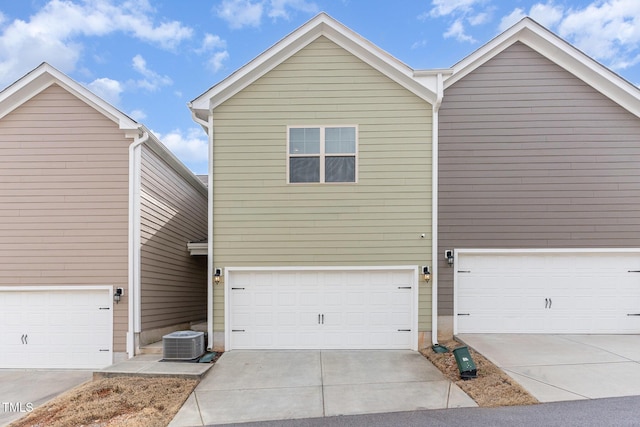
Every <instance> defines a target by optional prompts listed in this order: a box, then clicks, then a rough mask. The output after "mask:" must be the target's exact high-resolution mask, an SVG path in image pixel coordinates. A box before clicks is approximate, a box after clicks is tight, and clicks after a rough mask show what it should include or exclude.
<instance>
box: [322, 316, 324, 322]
mask: <svg viewBox="0 0 640 427" xmlns="http://www.w3.org/2000/svg"><path fill="white" fill-rule="evenodd" d="M322 324H323V325H324V314H323V315H322Z"/></svg>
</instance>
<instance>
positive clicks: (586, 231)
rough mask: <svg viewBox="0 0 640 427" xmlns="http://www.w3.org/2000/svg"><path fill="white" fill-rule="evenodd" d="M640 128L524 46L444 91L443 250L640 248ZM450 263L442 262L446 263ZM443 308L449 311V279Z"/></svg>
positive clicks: (443, 284) (443, 279)
mask: <svg viewBox="0 0 640 427" xmlns="http://www.w3.org/2000/svg"><path fill="white" fill-rule="evenodd" d="M639 141H640V119H638V117H635V116H633V115H632V114H630V113H629V112H627V111H626V110H624V109H622V108H621V107H619V106H618V105H617V104H615V103H614V102H613V101H611V100H610V99H608V98H606V97H605V96H603V95H602V94H601V93H599V92H596V91H595V90H594V89H593V88H591V87H590V86H587V85H586V84H585V83H584V82H582V81H581V80H579V79H577V78H576V77H574V76H573V75H571V74H570V73H568V72H567V71H565V70H563V69H561V68H560V67H558V66H557V65H555V64H554V63H552V62H550V61H549V60H547V59H546V58H544V57H542V56H541V55H539V54H538V53H536V52H534V51H533V50H531V49H530V48H528V47H526V46H525V45H523V44H521V43H517V44H515V45H513V46H511V47H509V48H508V49H506V50H505V51H504V52H502V53H500V54H499V55H497V56H496V57H495V58H493V59H491V60H490V61H488V62H487V63H486V64H485V65H483V66H481V67H479V68H478V69H477V70H475V71H474V72H473V73H471V74H470V75H468V76H466V77H465V78H463V79H462V80H460V81H459V82H457V83H455V84H454V85H453V86H452V87H451V88H449V89H447V90H446V91H445V96H444V102H443V104H442V108H441V110H440V141H439V143H440V165H439V168H440V170H439V172H440V181H439V182H440V185H439V195H440V201H439V224H440V225H439V248H440V249H441V252H442V251H444V250H445V249H449V248H568V247H587V248H598V247H639V246H640V238H639V236H640V217H639V216H638V212H639V211H640V167H639V165H640V145H639V144H638V142H639ZM439 258H442V257H439ZM440 262H441V264H440V276H439V283H440V290H439V296H440V301H439V307H440V308H441V313H440V314H443V315H448V314H451V313H452V301H453V296H452V295H453V291H452V279H453V278H452V276H453V275H452V269H451V268H448V267H446V264H445V263H444V259H442V260H441V261H440Z"/></svg>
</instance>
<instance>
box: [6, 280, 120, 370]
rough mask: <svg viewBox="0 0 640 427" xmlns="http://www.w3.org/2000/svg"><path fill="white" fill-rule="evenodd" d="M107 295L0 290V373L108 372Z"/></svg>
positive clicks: (79, 291)
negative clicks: (34, 370) (51, 370)
mask: <svg viewBox="0 0 640 427" xmlns="http://www.w3.org/2000/svg"><path fill="white" fill-rule="evenodd" d="M111 294H112V292H111V289H109V288H101V289H87V288H78V289H64V290H63V289H53V288H50V289H45V288H34V289H20V290H17V289H3V290H0V306H2V308H3V309H2V315H1V316H0V318H1V320H2V332H0V367H2V368H67V369H69V368H72V369H73V368H87V369H93V368H102V367H105V366H108V365H109V364H111V362H112V350H111V348H112V333H111V331H112V325H113V323H112V322H113V317H112V316H113V314H112V309H111V304H112V302H111Z"/></svg>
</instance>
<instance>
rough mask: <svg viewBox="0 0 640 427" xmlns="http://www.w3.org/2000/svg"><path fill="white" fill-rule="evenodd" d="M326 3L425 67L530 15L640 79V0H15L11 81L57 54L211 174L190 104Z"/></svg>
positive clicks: (9, 24) (1, 59) (7, 19)
mask: <svg viewBox="0 0 640 427" xmlns="http://www.w3.org/2000/svg"><path fill="white" fill-rule="evenodd" d="M320 11H324V12H327V13H328V14H329V15H331V16H333V17H334V18H336V19H337V20H339V21H340V22H342V23H343V24H345V25H347V26H348V27H350V28H351V29H352V30H354V31H356V32H357V33H359V34H360V35H361V36H363V37H365V38H367V39H368V40H370V41H371V42H373V43H375V44H376V45H378V46H379V47H381V48H382V49H384V50H386V51H388V52H389V53H390V54H391V55H393V56H395V57H396V58H398V59H400V60H401V61H403V62H405V63H406V64H407V65H409V66H410V67H412V68H415V69H429V68H445V67H450V66H452V65H453V64H455V63H456V62H458V61H459V60H461V59H462V58H463V57H464V56H466V55H468V54H469V53H471V52H473V51H474V50H475V49H477V48H479V47H480V46H481V45H482V44H484V43H486V42H487V41H489V40H490V39H491V38H492V37H494V36H495V35H497V34H498V33H500V32H501V31H502V30H504V29H506V28H508V27H509V26H510V25H511V24H514V23H515V22H517V21H518V20H519V19H521V18H522V17H524V16H527V15H528V16H531V17H532V18H533V19H535V20H536V21H538V22H539V23H541V24H543V25H545V26H546V27H547V28H549V29H551V30H552V31H553V32H555V33H556V34H558V35H560V36H561V37H563V38H564V39H566V40H567V41H569V42H570V43H573V44H574V45H575V46H577V47H578V48H580V49H581V50H582V51H584V52H585V53H587V54H589V55H590V56H592V57H594V58H595V59H597V60H598V61H600V62H601V63H603V64H604V65H606V66H608V67H610V68H611V69H613V70H614V71H616V72H617V73H619V74H620V75H621V76H623V77H624V78H626V79H627V80H629V81H630V82H632V83H634V84H636V85H638V84H640V0H544V1H535V0H395V1H387V0H384V1H383V0H216V1H211V0H13V1H6V0H5V1H3V2H2V3H0V87H2V88H4V87H6V86H7V85H9V84H11V83H12V82H14V81H15V80H17V79H18V78H20V77H21V76H23V75H24V74H25V73H27V72H28V71H29V70H31V69H33V68H35V67H36V66H37V65H39V64H40V63H41V62H43V61H46V62H49V63H50V64H51V65H53V66H55V67H56V68H58V69H59V70H61V71H62V72H64V73H66V74H68V75H69V76H70V77H72V78H73V79H75V80H76V81H79V82H80V83H82V84H84V85H86V86H87V87H88V88H90V89H91V90H92V91H94V92H95V93H96V94H98V95H99V96H101V97H102V98H104V99H105V100H107V101H109V102H110V103H112V104H113V105H115V106H116V107H117V108H119V109H120V110H121V111H123V112H125V113H126V114H129V115H130V116H132V117H133V118H134V119H136V120H138V121H139V122H141V123H143V124H145V125H146V126H147V127H148V128H150V129H151V130H152V131H153V132H154V133H155V134H156V135H157V136H158V137H159V138H160V139H161V140H162V141H163V142H164V143H165V145H167V146H168V147H169V148H170V149H171V150H172V151H173V152H174V153H175V154H176V155H177V156H178V158H180V159H181V160H182V161H183V162H184V163H185V164H187V166H188V167H189V168H190V169H191V170H193V171H194V172H196V173H206V171H207V149H206V144H207V139H206V135H205V134H204V132H203V131H202V129H201V128H199V127H198V126H197V125H196V124H195V123H194V122H193V121H192V120H191V115H190V111H189V109H188V108H187V106H186V105H187V103H188V102H189V101H191V100H192V99H194V98H196V97H197V96H198V95H200V94H201V93H203V92H205V91H206V90H207V89H208V88H210V87H211V86H213V85H214V84H216V83H218V82H219V81H220V80H222V79H224V78H225V77H227V76H228V75H229V74H231V73H233V72H234V71H235V70H236V69H238V68H239V67H241V66H242V65H244V64H246V63H247V62H249V61H250V60H251V59H253V58H254V57H256V56H257V55H259V54H260V53H261V52H263V51H264V50H266V49H267V48H269V47H270V46H271V45H273V44H274V43H276V42H277V41H278V40H280V39H281V38H283V37H284V36H286V35H287V34H289V33H290V32H291V31H293V30H294V29H296V28H297V27H299V26H300V25H302V24H303V23H304V22H306V21H307V20H309V19H311V18H312V17H313V16H314V15H316V14H317V13H318V12H320Z"/></svg>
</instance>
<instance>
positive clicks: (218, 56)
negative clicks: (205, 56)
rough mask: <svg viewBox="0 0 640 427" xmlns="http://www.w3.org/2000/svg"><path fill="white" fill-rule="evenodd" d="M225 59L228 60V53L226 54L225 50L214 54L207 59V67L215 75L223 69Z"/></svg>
mask: <svg viewBox="0 0 640 427" xmlns="http://www.w3.org/2000/svg"><path fill="white" fill-rule="evenodd" d="M227 59H229V52H227V51H226V50H225V51H222V52H216V53H215V54H214V55H213V56H212V57H211V58H209V61H208V62H207V65H208V66H209V68H210V69H211V70H212V71H213V72H214V73H215V72H218V71H220V70H221V69H222V68H224V61H226V60H227Z"/></svg>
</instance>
